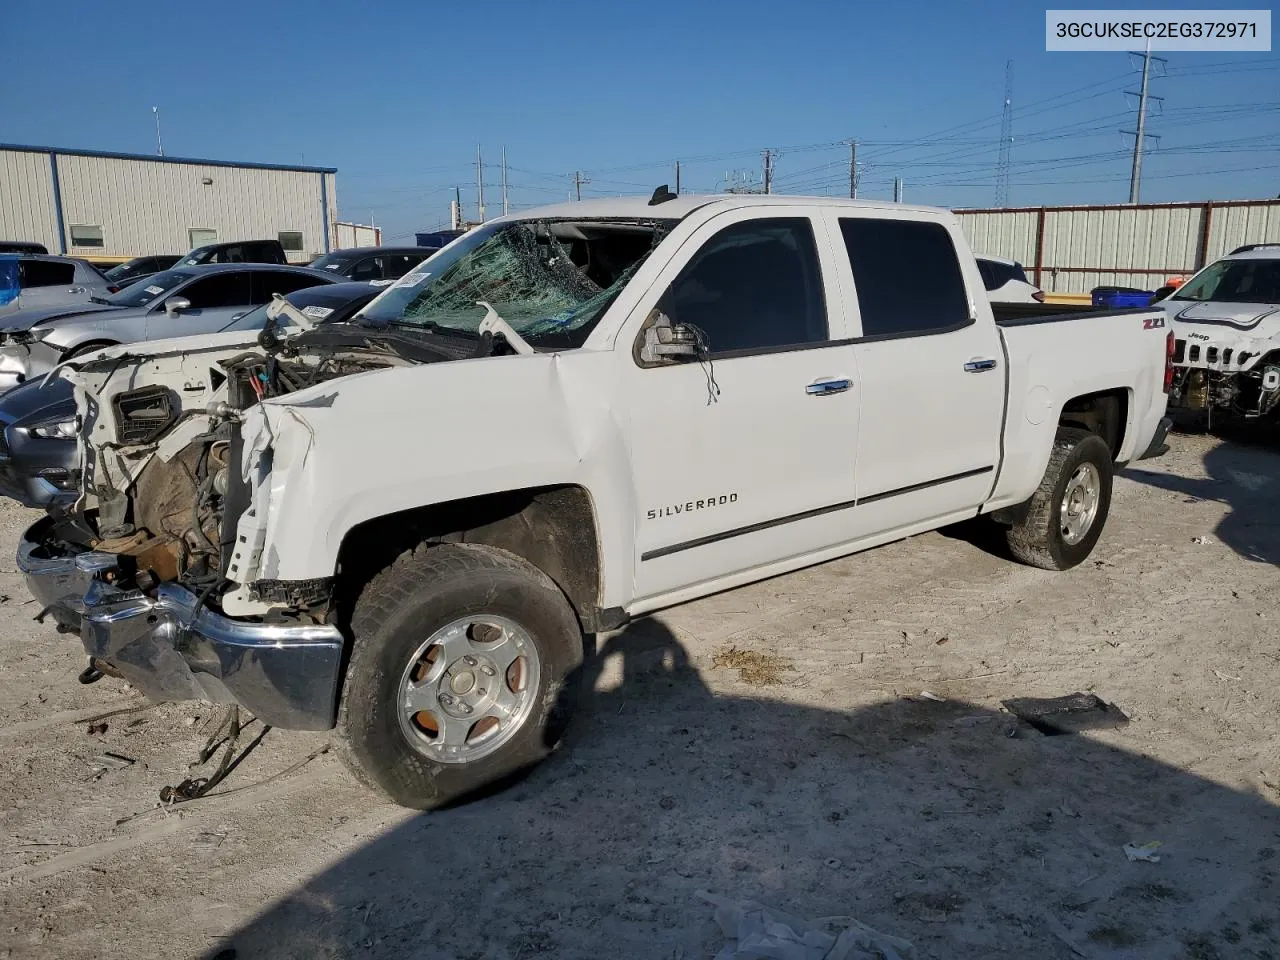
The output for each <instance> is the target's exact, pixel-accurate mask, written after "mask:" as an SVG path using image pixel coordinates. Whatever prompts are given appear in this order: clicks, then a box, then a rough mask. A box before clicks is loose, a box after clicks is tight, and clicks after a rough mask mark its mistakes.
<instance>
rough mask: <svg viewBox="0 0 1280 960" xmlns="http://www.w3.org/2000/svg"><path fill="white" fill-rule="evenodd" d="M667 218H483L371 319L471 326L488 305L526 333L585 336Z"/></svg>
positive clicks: (375, 307)
mask: <svg viewBox="0 0 1280 960" xmlns="http://www.w3.org/2000/svg"><path fill="white" fill-rule="evenodd" d="M674 224H675V221H673V220H646V221H640V220H592V221H585V220H583V221H578V220H523V221H518V222H515V223H496V224H492V225H490V226H485V227H479V228H477V229H476V230H473V231H472V232H471V233H469V234H467V235H466V236H464V237H463V238H462V239H461V240H459V241H458V242H457V243H455V244H454V245H453V247H452V249H449V250H446V251H445V252H443V253H439V254H436V256H434V257H432V258H431V259H430V260H427V261H424V262H423V263H422V265H421V266H419V267H416V268H415V269H413V270H411V271H410V272H409V273H407V274H405V275H404V276H403V277H402V278H400V280H398V281H397V282H396V283H395V285H394V286H392V287H389V288H388V289H387V292H386V293H384V294H383V295H382V296H380V297H379V298H378V299H376V300H375V301H374V302H373V303H371V304H370V305H369V306H368V307H366V308H365V309H364V317H365V319H366V320H369V321H371V322H373V323H395V324H405V325H415V326H424V327H425V326H428V325H432V324H434V325H438V326H440V327H447V328H451V329H455V330H462V331H468V332H475V331H476V329H477V328H478V327H479V325H480V321H481V320H483V319H484V317H485V308H484V307H482V306H479V305H478V303H477V301H484V302H486V303H489V304H490V305H492V307H493V309H494V310H496V311H497V312H498V314H499V315H500V316H501V317H502V318H503V319H504V320H506V321H507V323H509V324H511V326H512V327H513V328H514V329H515V330H516V332H517V333H519V334H520V335H521V336H522V337H524V338H526V339H537V338H538V337H553V336H555V335H561V336H563V337H568V338H569V339H570V340H571V341H572V342H575V343H581V342H582V341H583V340H585V339H586V336H587V334H588V333H589V332H590V330H591V327H592V326H594V324H595V322H596V321H597V320H598V319H599V318H600V316H601V315H602V314H603V313H604V311H605V309H606V308H607V307H608V306H609V304H610V303H612V302H613V299H614V297H616V296H617V295H618V293H619V292H620V291H621V290H622V288H623V286H625V285H626V283H627V281H628V280H629V279H630V278H631V276H632V274H633V273H634V272H635V271H636V270H637V269H638V268H639V266H640V264H642V263H643V262H644V261H645V259H646V258H647V257H648V255H649V253H650V251H651V250H653V248H654V247H655V246H656V245H657V243H658V241H659V240H661V239H662V237H663V236H665V235H666V233H667V231H668V230H670V229H671V227H672V226H673V225H674Z"/></svg>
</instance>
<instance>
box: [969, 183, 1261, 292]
mask: <svg viewBox="0 0 1280 960" xmlns="http://www.w3.org/2000/svg"><path fill="white" fill-rule="evenodd" d="M955 212H956V215H957V216H958V217H959V218H960V226H961V227H962V228H963V229H964V232H965V236H966V237H968V239H969V245H970V246H971V247H973V249H974V250H975V251H976V252H978V253H985V254H989V255H991V256H996V257H1008V258H1009V259H1011V260H1018V261H1020V262H1021V263H1022V264H1023V266H1025V267H1026V269H1027V274H1028V276H1029V277H1030V279H1031V280H1032V282H1034V283H1035V284H1036V286H1038V287H1043V288H1044V289H1046V290H1052V291H1055V292H1058V293H1087V292H1088V291H1089V290H1091V289H1093V288H1094V287H1099V286H1118V287H1138V288H1141V289H1144V290H1154V289H1156V288H1157V287H1159V286H1161V285H1162V284H1163V283H1164V282H1165V279H1166V278H1168V277H1172V276H1179V275H1181V276H1190V275H1191V274H1193V273H1195V272H1196V271H1197V270H1199V269H1200V268H1201V267H1203V266H1204V265H1205V264H1206V263H1209V262H1211V261H1213V260H1216V259H1218V258H1219V257H1221V256H1222V255H1223V254H1225V253H1228V252H1229V251H1231V250H1232V249H1233V248H1235V247H1239V246H1243V245H1244V244H1246V243H1276V242H1280V199H1277V200H1221V201H1216V202H1215V201H1205V202H1201V203H1137V204H1116V205H1112V206H1078V207H1009V208H1002V209H995V210H957V211H955Z"/></svg>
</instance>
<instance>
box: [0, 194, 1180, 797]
mask: <svg viewBox="0 0 1280 960" xmlns="http://www.w3.org/2000/svg"><path fill="white" fill-rule="evenodd" d="M1001 309H1009V311H1010V312H1009V313H1008V315H1007V316H1006V315H1002V316H1001V317H1000V318H999V319H997V318H996V317H993V314H992V306H991V305H990V304H989V303H988V301H987V298H986V297H985V295H984V288H983V282H982V277H981V276H980V274H979V271H978V268H977V265H976V263H975V261H974V257H973V255H972V254H971V252H970V251H969V248H968V246H967V244H966V242H965V239H964V236H963V234H962V233H961V231H960V229H959V227H958V226H957V222H956V220H955V218H953V217H952V216H951V214H949V213H947V212H945V211H941V210H934V209H927V208H918V207H908V206H902V205H895V204H887V203H885V204H882V203H874V202H855V201H836V200H825V199H812V198H810V199H804V198H785V197H761V196H752V197H746V196H737V197H734V196H720V197H675V196H672V195H670V194H667V193H665V192H664V191H659V192H658V193H655V195H654V197H653V199H652V200H650V201H648V202H646V201H645V200H643V199H619V200H600V201H590V202H583V203H573V204H568V205H564V206H557V207H552V208H547V209H544V210H539V211H534V212H530V213H526V214H520V215H518V216H513V217H508V218H503V219H501V220H497V221H493V222H491V223H489V224H486V225H484V226H482V227H479V228H477V229H475V230H473V231H471V232H470V233H468V234H466V235H465V236H463V237H461V238H460V239H458V240H456V241H455V242H453V243H452V244H450V245H449V246H448V247H446V248H445V249H444V250H442V251H441V252H440V253H438V254H436V255H435V256H433V257H432V258H430V259H429V260H427V261H425V262H424V263H423V264H421V265H420V266H419V267H418V268H416V269H415V270H413V271H412V272H411V273H409V274H408V275H406V276H405V277H403V278H402V279H401V280H399V281H398V282H397V283H396V284H395V285H394V286H392V287H390V288H388V289H387V291H386V292H384V293H383V294H381V295H380V296H379V297H378V298H377V299H375V300H374V301H373V302H372V303H371V304H370V305H369V306H368V307H366V308H365V309H364V311H363V315H362V317H358V318H357V320H356V322H353V323H349V324H336V325H330V326H326V327H322V328H317V329H314V330H310V331H307V332H302V333H294V334H292V335H288V336H284V335H281V336H275V335H273V334H271V333H270V332H268V333H267V334H265V335H264V336H263V337H262V338H261V340H260V342H259V341H258V340H254V339H253V338H252V335H251V336H250V337H248V338H243V339H242V340H239V341H236V340H235V338H234V337H230V338H228V337H227V336H226V335H224V337H223V339H222V341H220V342H219V343H216V344H209V343H208V342H202V343H203V344H204V345H203V346H201V347H198V348H190V349H184V346H183V344H182V343H181V342H170V343H168V344H163V343H162V344H134V345H131V346H128V347H117V348H112V349H109V350H106V351H103V352H102V353H100V354H98V355H96V356H94V357H91V358H88V359H85V358H80V359H77V360H75V361H72V363H71V365H70V367H67V368H64V369H63V374H64V375H66V376H68V378H69V379H70V380H71V381H72V382H73V383H74V384H75V386H76V390H77V395H78V399H79V410H80V417H81V437H82V439H81V448H82V468H83V485H82V496H81V500H80V503H79V505H78V509H77V511H75V512H74V513H73V514H72V515H71V516H69V517H66V518H62V519H58V518H49V519H48V520H45V521H42V522H41V523H40V524H37V526H36V527H34V528H32V530H30V531H28V533H27V534H26V536H25V538H24V540H23V543H22V545H21V548H20V554H19V563H20V565H21V566H22V569H23V570H24V571H25V572H26V573H27V574H28V582H29V584H30V585H31V588H32V590H33V592H34V593H35V594H36V595H37V597H38V598H39V599H41V600H42V601H43V602H44V603H45V604H46V605H47V606H49V607H51V608H52V609H53V612H54V613H55V615H56V616H57V617H58V619H59V621H60V622H62V623H63V625H64V626H69V625H72V624H78V625H79V627H80V630H81V634H82V640H83V642H84V645H85V648H86V650H87V651H88V653H89V654H90V655H91V656H92V657H93V658H95V663H96V664H98V665H99V666H100V667H101V669H103V670H107V671H115V672H117V673H118V674H119V675H122V676H123V677H125V678H127V679H128V680H130V681H131V682H132V683H133V684H135V685H136V686H137V687H138V688H139V689H141V690H142V691H143V692H145V693H147V694H149V695H151V696H153V697H156V698H162V699H182V698H202V699H208V700H215V701H222V702H235V703H239V704H240V705H242V706H243V707H244V708H246V709H248V710H250V711H252V712H253V713H254V714H255V715H256V716H258V717H259V718H260V719H261V720H262V721H263V722H264V723H266V724H269V725H274V726H280V727H286V728H288V727H292V728H306V729H324V728H330V727H336V732H335V740H336V742H337V743H338V744H339V746H340V749H341V752H342V753H343V754H344V755H345V757H346V759H347V761H348V763H349V764H350V765H351V767H352V769H353V770H354V771H355V772H356V774H357V775H358V776H359V777H361V778H362V779H363V780H364V781H365V782H366V783H371V784H375V785H376V786H378V787H380V788H381V789H382V790H384V791H385V792H386V793H388V794H389V795H390V796H391V797H392V798H394V799H395V800H396V801H398V802H399V803H401V804H405V805H407V806H410V807H418V808H430V807H434V806H437V805H439V804H442V803H445V802H447V801H450V800H453V799H456V798H458V797H461V796H464V795H466V794H468V793H469V792H471V791H472V790H474V789H476V788H477V787H479V786H481V785H484V784H487V783H490V782H492V781H494V780H496V779H498V778H502V777H504V776H506V775H508V774H511V773H512V772H514V771H517V770H519V769H522V768H524V767H527V766H529V765H530V764H532V763H534V762H536V761H537V760H539V759H540V758H541V757H542V756H543V755H545V754H546V753H547V752H548V751H549V750H550V749H551V747H552V745H553V742H554V739H555V736H554V734H555V732H556V731H557V730H558V729H560V726H561V724H560V721H561V719H562V718H563V716H564V715H565V714H564V711H563V709H562V708H563V707H564V706H565V705H566V704H567V703H568V702H569V700H570V699H571V697H570V693H571V691H572V689H573V686H574V683H573V680H574V677H575V675H576V673H577V671H578V668H579V667H580V665H581V662H582V657H583V642H582V636H583V634H584V633H592V632H596V631H604V630H609V629H613V628H617V627H619V626H620V625H622V624H623V623H625V622H626V621H627V620H628V619H629V618H632V617H638V616H641V615H643V614H647V613H650V612H651V611H654V610H658V609H660V608H663V607H668V606H671V605H672V604H677V603H681V602H683V601H686V600H692V599H694V598H696V597H701V596H705V595H707V594H710V593H714V592H716V591H719V590H725V589H727V588H731V587H735V586H738V585H740V584H744V583H748V582H750V581H753V580H759V579H761V578H763V577H769V576H773V575H775V574H780V573H786V572H787V571H790V570H795V569H797V568H800V567H803V566H806V565H808V564H814V563H819V562H822V561H824V560H829V559H832V558H834V557H839V556H843V555H846V554H850V553H853V552H855V551H859V550H865V549H867V548H869V547H874V546H877V545H879V544H883V543H886V542H888V541H891V540H897V539H900V538H903V537H907V536H910V535H912V534H916V533H921V532H923V531H927V530H932V529H934V528H937V527H941V526H943V525H946V524H951V523H955V522H957V521H962V520H966V519H969V518H975V517H978V516H979V515H983V514H986V515H989V516H990V517H991V518H992V521H993V522H996V523H1000V524H1003V525H1005V526H1006V527H1007V528H1008V540H1009V544H1010V547H1011V549H1012V551H1013V553H1014V554H1015V555H1016V556H1017V557H1019V558H1020V559H1022V560H1024V561H1026V562H1027V563H1030V564H1034V565H1036V566H1040V567H1044V568H1047V569H1055V570H1064V569H1067V568H1069V567H1071V566H1073V565H1075V564H1077V563H1079V562H1080V561H1081V560H1083V559H1084V558H1085V557H1086V556H1088V554H1089V552H1090V551H1091V550H1092V549H1093V546H1094V544H1095V543H1096V542H1097V539H1098V536H1099V535H1100V533H1101V532H1102V527H1103V524H1104V522H1105V520H1106V517H1107V512H1108V508H1109V505H1110V499H1111V482H1112V473H1113V470H1114V469H1115V466H1116V464H1124V463H1125V462H1127V461H1130V460H1135V459H1139V458H1141V457H1143V456H1145V455H1148V454H1150V453H1152V452H1153V451H1156V450H1158V449H1161V448H1160V443H1161V441H1162V439H1163V436H1164V430H1165V429H1166V427H1167V420H1165V419H1164V412H1165V401H1166V394H1165V390H1166V389H1167V387H1168V383H1169V379H1168V378H1169V374H1170V367H1169V356H1170V354H1169V345H1168V342H1167V339H1166V332H1167V331H1166V330H1165V328H1164V317H1163V314H1162V313H1161V312H1160V311H1159V310H1158V309H1157V310H1151V311H1119V312H1109V313H1098V314H1074V315H1055V314H1052V313H1049V312H1047V311H1046V308H1045V307H1043V306H1040V305H1035V304H1032V305H1018V306H1017V307H1016V308H1003V307H1002V308H1001ZM1019 314H1020V315H1019ZM187 346H188V347H189V346H190V345H187Z"/></svg>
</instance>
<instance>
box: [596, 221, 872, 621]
mask: <svg viewBox="0 0 1280 960" xmlns="http://www.w3.org/2000/svg"><path fill="white" fill-rule="evenodd" d="M833 272H834V254H833V251H832V247H831V245H830V242H829V238H828V237H827V235H826V231H825V228H824V226H823V224H822V222H821V218H820V215H819V213H818V211H816V210H815V209H814V208H810V207H799V206H796V207H785V208H780V207H764V208H744V209H737V210H732V211H728V212H726V213H724V214H721V215H720V216H717V217H714V218H713V219H711V220H709V221H708V222H707V223H706V224H704V225H703V226H701V227H700V228H699V229H698V230H697V231H695V232H694V233H693V234H692V235H691V236H690V238H689V239H688V240H686V241H685V243H684V244H683V245H682V246H681V247H680V248H679V249H678V250H677V251H676V253H675V255H674V257H673V258H672V260H671V262H670V263H668V264H667V266H666V267H665V269H664V270H663V272H662V274H661V275H660V277H659V279H658V281H657V282H656V283H655V284H654V286H653V287H652V288H651V289H650V291H649V292H648V293H647V294H646V296H645V298H643V299H642V300H641V301H640V303H639V304H638V306H637V310H636V312H635V313H633V314H632V316H633V318H634V317H636V316H637V315H638V316H639V317H643V318H650V317H652V316H654V313H653V311H655V310H656V311H660V312H661V313H662V314H665V315H666V316H667V317H668V318H669V319H670V320H671V321H672V322H673V323H676V324H685V325H688V326H689V327H690V328H691V329H696V330H697V331H698V332H699V333H698V335H699V336H700V337H702V338H703V341H704V343H705V345H706V354H705V356H704V358H703V359H702V360H701V361H698V360H695V359H685V360H683V361H679V362H674V363H672V362H664V363H650V364H646V363H645V362H643V361H642V360H641V359H640V357H639V354H638V353H635V352H634V351H633V350H632V349H630V348H628V349H625V350H619V351H618V353H617V356H618V358H619V360H620V362H621V363H622V369H621V371H620V377H621V380H622V382H621V384H620V389H621V391H622V396H623V398H624V403H625V404H626V407H627V415H628V420H629V426H628V430H627V435H628V436H629V437H630V438H631V444H632V449H631V466H632V477H633V488H634V491H635V502H634V507H633V508H634V523H635V531H636V533H635V551H636V553H635V557H634V563H635V567H634V569H635V595H636V597H637V598H647V597H655V596H658V595H661V594H664V593H667V592H670V591H672V590H675V589H678V588H679V587H683V586H689V585H692V584H697V583H701V582H706V581H710V580H715V579H717V578H720V577H724V576H727V575H732V574H734V573H737V572H740V571H747V570H754V569H757V568H759V567H762V566H765V565H767V564H769V563H771V562H776V561H778V560H779V559H783V558H788V557H795V556H802V555H807V554H810V553H812V552H814V551H815V550H818V549H820V548H822V547H824V546H830V545H832V544H835V543H839V542H841V541H842V540H843V539H845V538H846V535H845V531H846V530H847V526H848V522H849V518H848V516H847V514H848V512H849V511H848V508H849V507H851V506H852V499H853V493H854V487H853V454H854V449H855V443H856V439H857V430H858V403H857V397H858V393H857V390H856V387H855V383H854V378H853V365H854V354H853V347H852V346H851V345H850V344H849V343H848V340H847V337H848V328H847V326H846V324H845V316H844V310H843V308H842V303H841V299H840V292H839V288H838V286H837V285H836V284H835V283H834V282H832V281H831V280H830V277H831V274H832V273H833ZM633 329H634V328H633ZM635 336H636V334H635V333H634V332H633V333H632V337H633V338H634V337H635ZM842 511H843V512H842Z"/></svg>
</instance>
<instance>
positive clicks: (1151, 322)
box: [1142, 317, 1164, 330]
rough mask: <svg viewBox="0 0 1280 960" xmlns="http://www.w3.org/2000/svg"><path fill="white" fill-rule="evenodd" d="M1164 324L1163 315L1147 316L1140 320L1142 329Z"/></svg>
mask: <svg viewBox="0 0 1280 960" xmlns="http://www.w3.org/2000/svg"><path fill="white" fill-rule="evenodd" d="M1163 326H1164V317H1147V319H1145V320H1143V321H1142V329H1143V330H1155V329H1156V328H1157V327H1163Z"/></svg>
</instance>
